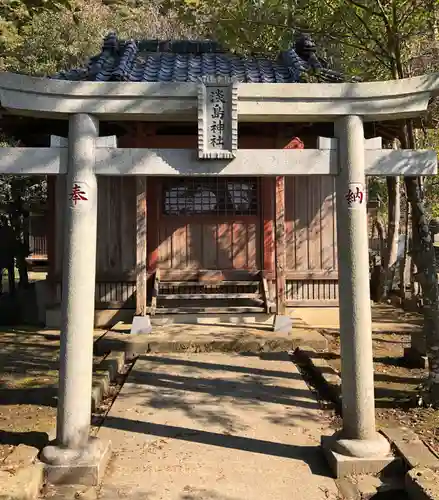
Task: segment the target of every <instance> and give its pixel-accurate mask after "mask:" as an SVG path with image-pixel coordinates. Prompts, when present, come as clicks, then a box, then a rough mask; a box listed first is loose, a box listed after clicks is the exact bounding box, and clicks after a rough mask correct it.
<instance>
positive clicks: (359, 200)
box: [345, 182, 366, 208]
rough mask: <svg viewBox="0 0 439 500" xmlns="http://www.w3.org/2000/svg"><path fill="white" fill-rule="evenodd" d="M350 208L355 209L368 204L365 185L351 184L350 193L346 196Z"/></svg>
mask: <svg viewBox="0 0 439 500" xmlns="http://www.w3.org/2000/svg"><path fill="white" fill-rule="evenodd" d="M345 198H346V201H347V203H348V206H349V208H354V207H356V206H360V205H362V204H363V203H364V204H365V203H366V194H365V191H364V186H363V184H360V183H356V182H352V183H350V184H349V189H348V192H347V193H346V195H345Z"/></svg>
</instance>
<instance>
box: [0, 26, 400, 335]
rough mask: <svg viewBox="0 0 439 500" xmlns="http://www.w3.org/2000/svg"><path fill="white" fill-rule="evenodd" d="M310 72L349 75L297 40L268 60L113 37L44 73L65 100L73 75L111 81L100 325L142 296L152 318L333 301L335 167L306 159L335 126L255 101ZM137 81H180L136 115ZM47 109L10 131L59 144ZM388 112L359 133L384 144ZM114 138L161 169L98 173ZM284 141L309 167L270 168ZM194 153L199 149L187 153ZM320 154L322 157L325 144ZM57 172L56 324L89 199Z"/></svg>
mask: <svg viewBox="0 0 439 500" xmlns="http://www.w3.org/2000/svg"><path fill="white" fill-rule="evenodd" d="M310 69H311V73H312V74H313V75H314V76H313V77H312V78H314V81H318V82H326V83H340V82H343V81H344V80H345V79H344V77H343V75H342V74H340V73H338V72H336V71H334V70H331V69H329V68H328V66H327V64H326V63H325V61H323V60H322V59H320V58H319V57H318V54H317V51H316V48H315V46H314V44H313V43H312V42H311V41H310V40H309V39H304V38H301V39H299V40H298V41H297V42H296V44H295V45H294V46H293V47H292V48H291V49H289V50H286V51H283V52H280V53H279V56H278V57H277V58H276V59H268V58H263V57H259V56H247V57H241V56H239V55H236V54H234V53H232V52H230V51H225V50H223V49H222V48H221V47H219V46H218V44H217V43H215V42H211V41H157V40H145V41H141V42H134V41H122V40H119V39H118V38H117V36H116V35H114V34H110V35H109V36H107V37H106V38H105V40H104V43H103V46H102V52H101V53H100V54H98V55H96V56H94V57H92V58H91V59H90V61H89V63H88V65H87V66H86V67H85V68H83V69H73V70H70V71H66V72H62V73H60V74H58V75H56V76H54V77H53V78H52V79H47V82H49V83H50V82H51V81H53V80H57V81H62V82H66V85H68V89H69V90H68V92H69V95H70V97H72V96H75V92H76V90H75V89H76V87H75V85H76V84H77V83H78V82H80V83H85V82H119V90H118V92H119V93H118V96H119V97H115V98H114V101H116V100H118V103H117V106H118V108H117V113H116V111H115V112H114V113H113V114H112V111H111V105H112V104H111V103H110V104H108V106H109V107H108V108H107V109H106V110H105V112H103V114H102V118H100V120H99V136H100V138H99V140H101V141H102V145H101V146H102V147H100V146H99V145H98V146H97V158H98V159H97V162H98V166H97V168H98V169H99V168H102V169H103V173H102V174H100V175H98V177H97V182H98V191H97V192H98V201H97V205H98V218H97V256H96V289H95V326H104V325H109V324H113V323H115V322H117V321H119V320H125V321H129V320H130V319H132V317H133V316H134V314H135V313H136V309H137V312H139V311H140V312H143V313H144V312H145V307H146V313H151V314H152V315H155V316H156V317H163V316H164V317H174V315H177V314H178V315H181V317H184V316H185V315H186V316H187V317H192V318H193V317H197V316H199V317H203V318H209V317H222V316H221V315H223V314H224V315H225V316H226V315H228V316H233V317H235V319H236V318H237V320H239V318H247V317H249V318H252V317H253V316H254V317H257V315H270V314H274V313H276V312H277V313H283V312H284V311H285V310H287V311H288V308H295V307H309V306H329V307H332V306H333V307H336V306H337V305H338V268H337V267H338V266H337V241H336V220H335V184H334V183H335V177H334V176H333V175H327V174H328V173H329V171H325V172H324V173H322V174H319V162H320V161H321V159H320V157H316V158H315V168H314V166H313V163H312V158H311V157H310V155H311V153H312V152H314V151H316V150H318V149H322V147H323V146H322V144H323V143H324V140H323V138H331V137H333V136H334V125H333V121H328V117H327V116H325V117H323V116H322V120H321V121H320V120H316V119H315V117H313V118H312V120H308V119H307V117H306V116H301V117H300V112H298V115H299V117H300V118H298V119H297V120H296V121H294V122H291V121H290V120H288V119H287V118H286V119H285V120H284V121H282V118H281V114H282V113H281V112H279V113H278V115H279V116H277V117H276V119H270V118H269V117H267V116H265V115H264V112H263V110H262V104H263V103H264V102H267V101H270V90H269V89H270V88H271V87H273V86H271V87H270V84H273V83H277V84H286V83H291V84H294V83H303V82H306V81H307V79H309V78H310V76H309V75H310ZM203 81H204V82H205V86H204V87H203V88H204V90H201V91H200V90H199V89H198V90H196V92H198V94H197V95H198V101H199V102H198V113H194V110H193V104H192V101H193V99H194V95H193V94H192V93H191V92H193V90H192V89H193V88H196V87H198V86H199V85H200V84H201V82H203ZM135 82H149V83H154V82H157V83H167V84H169V86H168V87H166V88H167V89H171V87H172V85H171V84H175V88H173V87H172V88H173V90H172V92H171V90H169V99H168V101H166V99H164V98H163V95H161V96H160V103H161V104H162V106H163V111H162V112H157V111H156V109H155V110H154V112H152V111H150V109H148V106H152V104H151V103H153V102H154V95H151V94H150V95H148V99H145V102H144V105H143V108H142V111H136V112H133V110H130V109H129V106H130V100H129V99H127V100H126V105H125V100H124V97H123V95H122V93H121V91H120V88H123V86H124V85H126V86H127V89H128V88H129V92H128V93H131V94H133V93H134V94H135V93H136V87H135ZM186 83H187V87H185V86H184V85H183V84H186ZM243 83H244V84H259V87H258V88H260V85H261V84H263V85H265V84H266V85H267V89H268V90H267V92H265V95H264V96H262V97H261V98H260V100H259V101H258V100H257V99H256V100H252V101H251V100H250V98H248V99H247V98H246V94H245V92H242V93H241V91H240V90H239V84H243ZM255 88H256V87H255ZM66 89H67V87H66ZM184 89H186V90H187V92H186V93H184V92H183V90H184ZM0 90H1V89H0ZM78 92H79V90H78ZM179 92H180V93H181V96H180V95H178V94H179ZM203 92H204V97H203ZM238 93H239V95H237V94H238ZM197 95H195V98H197ZM188 96H190V98H189V97H188ZM106 97H107V98H108V97H109V96H108V95H107V96H106ZM317 97H318V96H317ZM36 98H37V97H36ZM203 98H204V100H205V102H204V104H203V105H204V109H202V108H201V107H200V106H202V104H200V102H202V101H203ZM81 99H84V100H85V101H87V102H89V103H92V102H93V99H94V95H93V93H91V94H89V95H87V96H83V95H82V94H81ZM157 99H159V97H157ZM177 99H178V104H176V100H177ZM237 99H239V100H240V102H241V100H242V102H244V103H246V102H247V101H248V106H247V107H248V109H250V108H251V109H252V112H251V113H248V114H247V115H245V114H241V113H240V115H239V117H237ZM250 101H251V102H250ZM111 102H113V101H111ZM167 102H168V103H169V104H166V103H167ZM279 102H280V101H276V103H277V104H279ZM2 104H3V102H2ZM281 104H282V103H280V104H279V106H281ZM65 106H66V109H67V107H68V104H65ZM258 106H259V107H260V108H261V110H262V111H261V113H260V114H259V115H258V111H257V110H258ZM328 106H329V104H328ZM167 108H168V109H167ZM246 109H247V108H246ZM171 110H172V112H171ZM206 110H207V111H206ZM52 111H54V110H50V109H48V110H47V112H46V113H45V114H44V113H41V112H40V113H39V116H38V117H35V116H32V114H31V113H27V112H25V111H13V112H9V111H8V110H6V111H5V113H4V115H3V123H4V128H5V130H7V131H8V133H10V134H12V135H13V136H14V137H16V138H17V139H20V140H21V142H22V143H23V144H24V145H25V146H27V147H40V148H41V149H42V150H48V149H50V148H51V147H52V148H53V147H58V148H61V149H62V148H65V147H66V142H63V141H67V139H64V138H67V137H68V120H61V119H59V117H60V116H61V115H60V114H58V115H55V114H54V113H53V112H52ZM299 111H300V110H299ZM66 113H68V110H66ZM206 113H207V114H206ZM382 114H383V116H382V118H380V113H378V112H377V118H376V119H374V120H373V121H368V122H366V123H365V124H364V130H365V138H366V139H367V138H375V137H377V136H379V137H381V138H383V140H384V141H389V142H390V141H392V140H393V139H394V137H397V134H398V130H400V126H399V123H398V120H393V121H387V119H386V116H385V113H384V112H383V113H382ZM116 115H117V116H116ZM273 115H274V113H273ZM279 117H280V118H279ZM112 141H114V143H113V142H112ZM105 148H107V149H105ZM111 148H114V150H112V151H113V152H110V153H108V154H109V155H110V156H111V155H113V156H111V158H113V159H114V158H115V155H117V154H118V149H117V148H121V151H123V148H134V149H132V150H131V151H134V152H135V151H139V150H140V149H142V150H145V149H146V150H148V151H150V153H149V154H150V155H154V161H155V162H156V163H155V164H157V165H158V164H160V165H161V167H160V168H162V170H160V169H159V170H154V169H155V168H156V167H151V168H152V170H151V172H152V173H151V175H148V176H138V175H137V176H136V175H131V176H130V175H124V176H122V175H120V176H116V175H111V173H110V174H109V175H105V168H106V167H105V162H106V161H107V160H106V158H107V156H105V155H104V153H103V152H104V150H105V151H107V152H108V151H109V149H111ZM290 148H293V149H294V148H295V149H303V155H302V156H300V157H299V156H298V158H302V157H303V159H304V161H305V158H306V161H307V162H308V163H306V164H307V165H308V164H309V165H311V167H310V172H309V174H310V175H307V174H306V172H303V171H302V172H301V173H300V175H286V176H279V175H276V176H273V175H271V176H270V175H267V172H268V173H269V169H270V161H271V157H270V154H269V153H267V151H274V150H283V149H285V150H287V149H290ZM323 149H325V148H323ZM240 150H245V151H246V156H245V160H242V162H241V163H240V165H241V164H242V173H241V174H239V172H238V171H237V170H233V169H232V167H230V168H231V171H230V172H231V173H230V175H227V171H223V172H221V175H219V174H218V175H216V172H219V167H218V169H217V170H215V168H216V167H215V165H219V163H218V162H223V163H222V164H224V161H225V160H227V159H229V161H231V163H230V164H231V165H232V164H233V161H232V160H233V158H235V160H234V161H235V162H238V160H239V157H238V156H237V154H238V152H239V151H240ZM250 150H251V154H250ZM258 150H261V155H258ZM307 150H310V151H309V152H308V153H309V154H308V153H307ZM100 151H102V155H101V156H99V155H98V153H100ZM196 151H198V154H199V156H198V158H197V157H196V156H195V157H193V156H194V155H196ZM327 151H329V153H328V155H329V156H328V158H329V160H328V161H330V157H331V154H332V153H331V146H330V145H329V146H328V147H327ZM42 154H43V153H42ZM132 154H133V155H134V154H135V153H132ZM312 154H314V153H312ZM191 155H192V156H191ZM61 157H62V155H61ZM151 157H152V156H151ZM108 158H109V157H108ZM279 158H280V157H279ZM325 158H326V156H325ZM180 159H181V162H182V165H183V164H184V165H193V164H195V162H198V163H197V165H198V167H197V168H198V169H199V170H198V173H199V174H197V172H195V171H194V168H192V167H191V169H190V168H189V167H184V168H182V172H180V174H179V175H176V174H175V168H174V170H172V168H173V166H174V165H177V167H176V168H177V169H178V162H179V161H180ZM124 161H125V160H124ZM127 161H128V160H127ZM132 161H133V164H134V163H135V161H134V159H133V160H132ZM145 161H146V160H145ZM148 161H149V160H148ZM151 161H152V160H151ZM276 161H277V162H281V161H282V160H281V159H277V160H276ZM99 162H100V163H99ZM259 162H260V165H261V167H258V168H260V172H261V175H258V172H259V170H257V171H255V168H253V172H252V174H251V175H248V174H246V172H248V171H250V170H252V167H254V165H257V164H259ZM287 163H288V162H286V161H285V165H286V166H285V168H287ZM155 164H154V165H155ZM304 164H305V163H304ZM99 165H100V166H99ZM203 165H206V169H205V170H203V169H204V167H203ZM168 167H169V169H168V170H169V172H170V174H169V175H167V173H166V172H168V170H166V169H167V168H168ZM157 168H159V167H157ZM240 168H241V167H240ZM171 170H172V172H171ZM323 170H324V169H323ZM323 170H322V172H323ZM155 172H159V174H158V175H157V174H156V173H155ZM160 172H162V173H160ZM185 172H186V173H185ZM286 172H287V173H288V171H286ZM366 173H368V172H366ZM65 177H66V176H65V175H48V207H49V209H48V211H47V214H46V231H47V253H48V261H49V271H48V276H47V290H48V294H47V300H46V304H45V307H46V322H47V326H52V327H57V326H59V322H60V304H61V295H62V283H61V282H62V265H63V257H64V255H65V252H64V247H63V234H64V229H65V228H64V225H65V224H64V218H63V213H64V212H63V211H64V207H65V204H66V199H67V198H70V200H72V202H73V203H75V204H76V203H77V204H81V203H83V202H86V201H87V189H86V186H85V187H84V186H82V185H81V184H80V183H78V184H77V185H75V186H74V190H73V191H71V192H67V190H66V179H65ZM358 189H359V188H358V186H357V191H355V190H353V191H352V192H351V193H350V195H351V196H352V197H353V198H352V200H351V201H352V202H359V203H366V202H367V200H366V191H364V192H363V191H361V192H360V191H358ZM348 201H349V200H348ZM91 258H92V257H91ZM261 317H262V316H261Z"/></svg>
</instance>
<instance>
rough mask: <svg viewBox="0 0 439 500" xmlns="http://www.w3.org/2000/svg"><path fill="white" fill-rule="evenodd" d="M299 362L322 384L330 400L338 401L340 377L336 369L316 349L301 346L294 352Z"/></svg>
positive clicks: (337, 402)
mask: <svg viewBox="0 0 439 500" xmlns="http://www.w3.org/2000/svg"><path fill="white" fill-rule="evenodd" d="M294 354H295V355H296V357H297V359H298V360H299V362H303V363H304V364H305V365H306V366H307V367H308V368H309V369H310V370H311V371H312V373H313V375H314V376H315V377H316V378H317V380H319V381H320V382H321V383H322V384H323V385H324V390H325V391H326V392H327V394H328V396H329V398H330V399H331V401H333V402H335V403H336V404H339V403H340V397H341V377H340V375H339V374H338V372H337V371H336V370H334V368H333V367H332V366H331V365H330V364H329V363H328V362H327V361H326V359H324V358H323V357H322V356H321V353H319V352H318V351H317V350H316V349H313V348H312V347H309V346H301V347H298V348H297V349H296V351H295V352H294Z"/></svg>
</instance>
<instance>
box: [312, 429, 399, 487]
mask: <svg viewBox="0 0 439 500" xmlns="http://www.w3.org/2000/svg"><path fill="white" fill-rule="evenodd" d="M333 443H334V439H333V437H332V436H323V437H322V440H321V447H322V450H323V453H324V455H325V458H326V460H327V461H328V464H329V467H330V469H331V471H332V473H333V474H334V476H335V477H336V478H337V479H342V478H345V477H348V476H353V475H362V474H379V473H385V472H386V471H387V469H389V468H391V467H393V466H396V465H397V464H399V461H400V459H398V458H395V457H394V456H393V455H389V456H384V457H371V458H358V457H348V456H345V455H341V454H340V453H336V452H335V451H333V450H332V445H333Z"/></svg>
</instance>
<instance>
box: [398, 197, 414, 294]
mask: <svg viewBox="0 0 439 500" xmlns="http://www.w3.org/2000/svg"><path fill="white" fill-rule="evenodd" d="M404 219H405V220H404V250H403V254H402V259H401V264H400V268H399V296H400V298H401V299H402V300H404V299H406V289H407V288H406V286H407V284H409V283H410V281H411V280H410V274H409V273H410V268H411V256H409V255H408V248H409V232H410V228H409V225H410V224H409V223H410V203H409V201H408V199H407V197H406V203H405V218H404Z"/></svg>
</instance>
